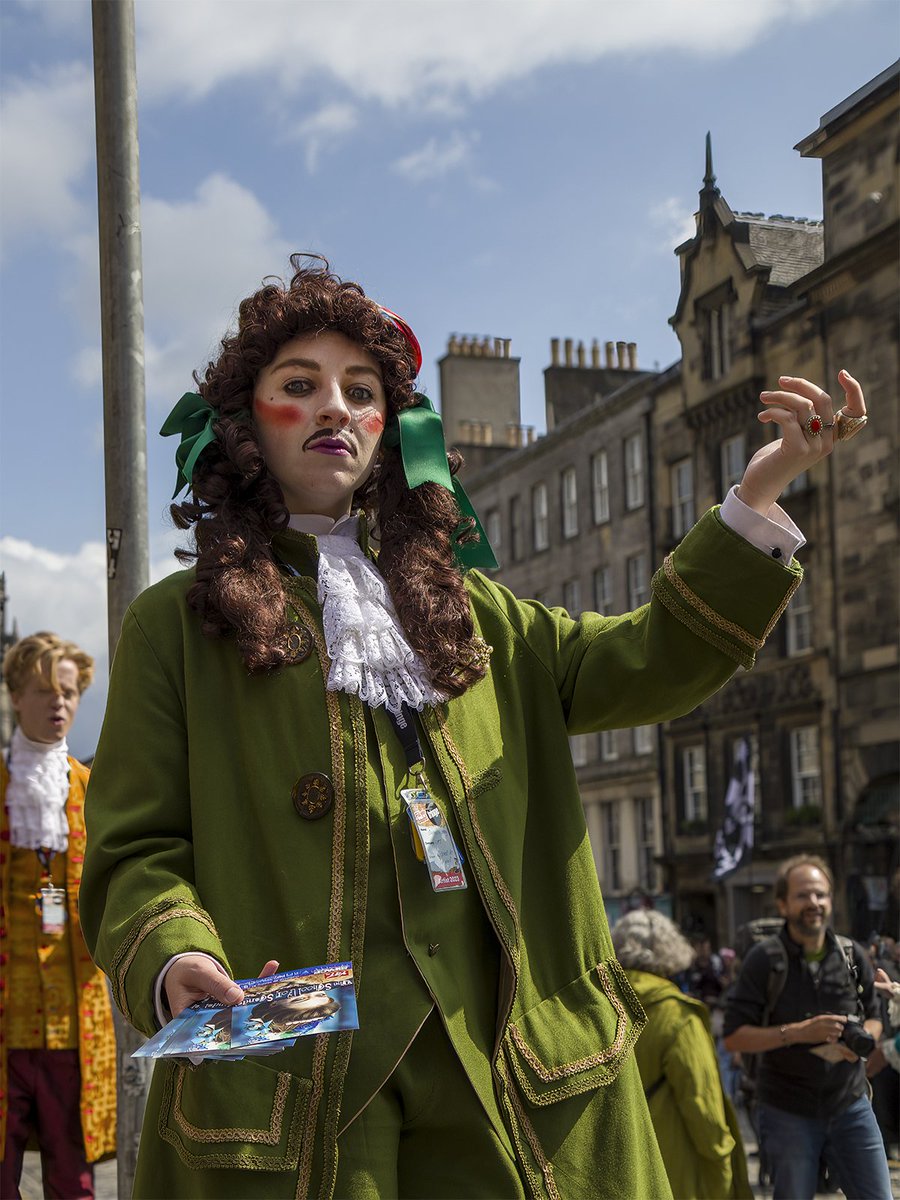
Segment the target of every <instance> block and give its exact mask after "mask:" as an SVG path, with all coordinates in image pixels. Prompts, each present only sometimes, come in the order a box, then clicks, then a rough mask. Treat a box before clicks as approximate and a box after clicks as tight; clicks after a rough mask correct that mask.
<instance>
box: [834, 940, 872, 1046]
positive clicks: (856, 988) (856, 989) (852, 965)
mask: <svg viewBox="0 0 900 1200" xmlns="http://www.w3.org/2000/svg"><path fill="white" fill-rule="evenodd" d="M834 940H835V941H836V942H837V944H838V946H839V947H840V951H841V955H842V957H843V959H844V963H845V964H846V967H847V970H848V971H849V973H850V978H851V980H852V981H853V995H854V998H855V999H856V1013H857V1016H858V1017H859V1023H860V1025H862V1024H863V1022H864V1021H865V1019H866V1010H865V1009H864V1008H863V1002H862V993H863V985H862V982H861V981H860V978H859V967H857V965H856V956H855V954H854V951H853V942H852V941H850V939H849V938H844V937H841V936H840V935H839V934H835V935H834Z"/></svg>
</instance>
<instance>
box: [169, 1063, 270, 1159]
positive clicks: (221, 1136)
mask: <svg viewBox="0 0 900 1200" xmlns="http://www.w3.org/2000/svg"><path fill="white" fill-rule="evenodd" d="M185 1073H186V1071H185V1067H184V1066H183V1064H181V1063H179V1064H178V1070H177V1072H176V1075H175V1103H174V1104H173V1106H172V1116H173V1118H174V1120H175V1124H176V1125H177V1126H178V1128H179V1129H180V1130H181V1131H182V1133H186V1134H187V1136H188V1137H189V1138H192V1139H193V1140H194V1141H195V1142H261V1143H262V1144H263V1145H264V1146H277V1145H278V1143H279V1142H280V1141H281V1128H282V1125H283V1124H284V1106H285V1104H286V1103H287V1098H288V1092H289V1091H290V1087H291V1075H290V1072H289V1071H279V1072H278V1083H277V1085H276V1087H275V1096H274V1098H273V1100H272V1116H271V1118H270V1120H269V1128H268V1129H200V1128H199V1127H198V1126H197V1125H193V1124H191V1122H190V1121H189V1120H188V1119H187V1117H186V1116H185V1114H184V1110H183V1109H182V1107H181V1100H182V1094H183V1091H184V1077H185Z"/></svg>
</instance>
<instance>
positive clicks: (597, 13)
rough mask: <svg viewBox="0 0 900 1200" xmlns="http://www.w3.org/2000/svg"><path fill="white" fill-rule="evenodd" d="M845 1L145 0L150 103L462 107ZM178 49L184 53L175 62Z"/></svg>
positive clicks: (719, 40)
mask: <svg viewBox="0 0 900 1200" xmlns="http://www.w3.org/2000/svg"><path fill="white" fill-rule="evenodd" d="M838 3H843V0H754V3H752V4H737V3H730V4H723V3H722V2H721V0H629V3H627V4H624V3H616V4H610V3H607V4H598V3H597V2H596V0H515V2H514V3H513V2H512V0H480V3H479V4H478V5H477V6H476V5H474V4H463V3H460V2H459V0H428V3H422V2H421V0H342V2H341V3H340V4H335V3H333V2H332V0H304V3H302V4H298V3H296V0H267V2H266V3H265V4H259V3H257V2H256V0H229V3H227V4H223V3H221V0H191V2H190V3H182V4H173V3H171V0H143V2H142V3H141V4H139V5H138V7H137V22H138V30H139V38H138V62H139V74H140V78H141V83H142V87H143V88H144V89H145V91H146V93H147V94H149V95H150V96H154V97H160V96H171V95H176V94H177V95H181V96H185V95H186V96H188V97H193V98H199V97H202V96H205V95H208V94H210V93H211V92H213V91H214V90H215V89H216V88H218V87H221V86H224V85H226V84H229V83H235V82H237V81H239V80H251V79H254V78H260V77H263V78H265V81H266V86H267V87H273V86H274V87H275V88H276V89H277V90H278V91H280V92H281V93H282V94H283V95H291V94H294V93H297V92H298V91H299V90H301V89H302V88H304V87H307V86H309V85H310V84H311V83H313V84H318V83H320V82H321V80H322V79H331V80H335V81H337V82H338V83H339V84H340V85H341V86H342V87H343V88H344V89H346V91H347V92H349V93H350V94H352V95H354V96H357V97H359V98H362V99H365V100H373V99H374V100H378V101H380V102H382V103H383V104H386V105H390V106H398V105H401V104H409V103H415V104H416V105H418V106H422V107H426V108H428V107H437V108H438V109H440V108H441V107H445V106H447V105H450V106H451V108H452V106H453V105H454V104H455V103H456V102H458V100H459V99H460V98H461V97H463V98H465V97H470V98H471V97H478V96H482V95H485V94H487V93H489V92H491V91H494V90H496V89H497V88H498V87H501V86H502V85H503V84H505V83H507V82H509V81H511V80H515V79H520V78H522V77H524V76H526V75H528V74H530V73H531V72H532V71H534V70H535V69H537V68H540V67H543V66H548V65H552V64H561V63H589V62H594V61H597V60H599V59H601V58H603V57H605V56H608V55H612V54H640V53H645V52H646V53H653V52H660V51H664V52H672V51H684V52H687V53H689V54H692V55H697V56H701V57H702V56H708V55H715V56H726V55H731V54H735V53H738V52H740V51H741V50H743V49H745V48H746V47H747V46H749V45H751V44H753V43H754V42H756V41H757V40H759V38H760V37H762V36H763V35H764V34H766V33H767V32H769V31H771V30H772V29H773V28H778V27H779V26H782V25H784V24H785V23H789V22H802V21H805V20H808V19H810V18H813V17H821V16H822V15H823V14H824V13H825V12H827V10H828V9H829V8H834V7H837V5H838ZM173 46H177V47H178V53H173V52H172V48H173Z"/></svg>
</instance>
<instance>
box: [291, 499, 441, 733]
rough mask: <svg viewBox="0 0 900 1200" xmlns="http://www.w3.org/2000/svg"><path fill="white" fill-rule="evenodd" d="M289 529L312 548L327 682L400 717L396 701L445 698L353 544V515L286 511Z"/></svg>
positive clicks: (419, 704)
mask: <svg viewBox="0 0 900 1200" xmlns="http://www.w3.org/2000/svg"><path fill="white" fill-rule="evenodd" d="M289 527H290V528H291V529H297V530H300V531H301V532H302V533H312V534H314V535H315V537H316V542H317V544H318V548H319V580H318V586H319V603H320V604H321V605H322V622H323V624H324V626H325V645H326V648H327V650H328V656H329V658H330V659H331V670H330V671H329V672H328V683H327V687H328V690H329V691H332V692H349V693H350V694H351V695H355V696H359V698H360V700H362V701H363V702H364V703H366V704H368V705H370V706H371V707H372V708H377V707H378V706H379V705H382V704H383V705H384V706H385V708H387V710H388V711H389V712H392V713H395V714H397V715H399V713H400V707H401V704H408V705H409V707H410V708H413V709H416V710H421V709H423V708H424V707H425V705H426V704H440V703H441V702H442V701H443V700H446V696H444V695H443V694H442V693H441V692H439V691H437V690H436V689H435V688H434V687H433V686H432V683H431V680H430V678H429V675H428V668H427V667H426V666H425V664H424V663H423V662H422V660H421V658H420V657H419V656H418V654H416V652H415V650H413V648H412V646H410V644H409V642H408V641H407V640H406V635H405V633H404V632H403V627H402V626H401V624H400V621H399V618H398V617H397V611H396V609H395V608H394V602H393V600H392V599H391V596H390V592H389V591H388V589H387V587H386V585H385V582H384V580H383V579H382V578H381V576H380V575H379V573H378V569H377V568H376V567H375V565H374V563H372V562H371V560H370V559H368V558H367V557H366V555H365V553H364V551H363V549H362V547H361V546H360V544H359V541H358V535H359V519H358V517H357V516H356V515H355V514H351V515H350V516H349V517H342V518H341V519H340V520H339V521H335V522H332V520H331V518H330V517H321V516H292V517H291V519H290V522H289Z"/></svg>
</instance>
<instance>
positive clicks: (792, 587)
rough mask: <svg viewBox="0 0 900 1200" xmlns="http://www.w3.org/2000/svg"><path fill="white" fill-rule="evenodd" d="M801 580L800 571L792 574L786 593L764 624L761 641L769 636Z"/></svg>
mask: <svg viewBox="0 0 900 1200" xmlns="http://www.w3.org/2000/svg"><path fill="white" fill-rule="evenodd" d="M802 582H803V574H802V573H801V574H799V575H795V576H794V578H793V580H792V581H791V584H790V586H789V587H788V590H787V595H786V596H785V598H784V599H783V600H782V602H781V603H780V604H779V605H778V608H777V610H776V612H775V616H774V617H773V618H772V620H771V621H770V622H769V623H768V625H767V626H766V629H765V632H764V633H763V641H765V640H766V638H767V637H768V636H769V634H770V633H771V632H772V630H773V629H774V628H775V626H776V625H777V624H778V621H779V620H780V618H781V614H782V613H783V612H784V610H785V609H786V608H787V606H788V605H789V604H790V602H791V598H792V597H793V595H794V592H796V590H797V588H798V587H799V586H800V584H801V583H802Z"/></svg>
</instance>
